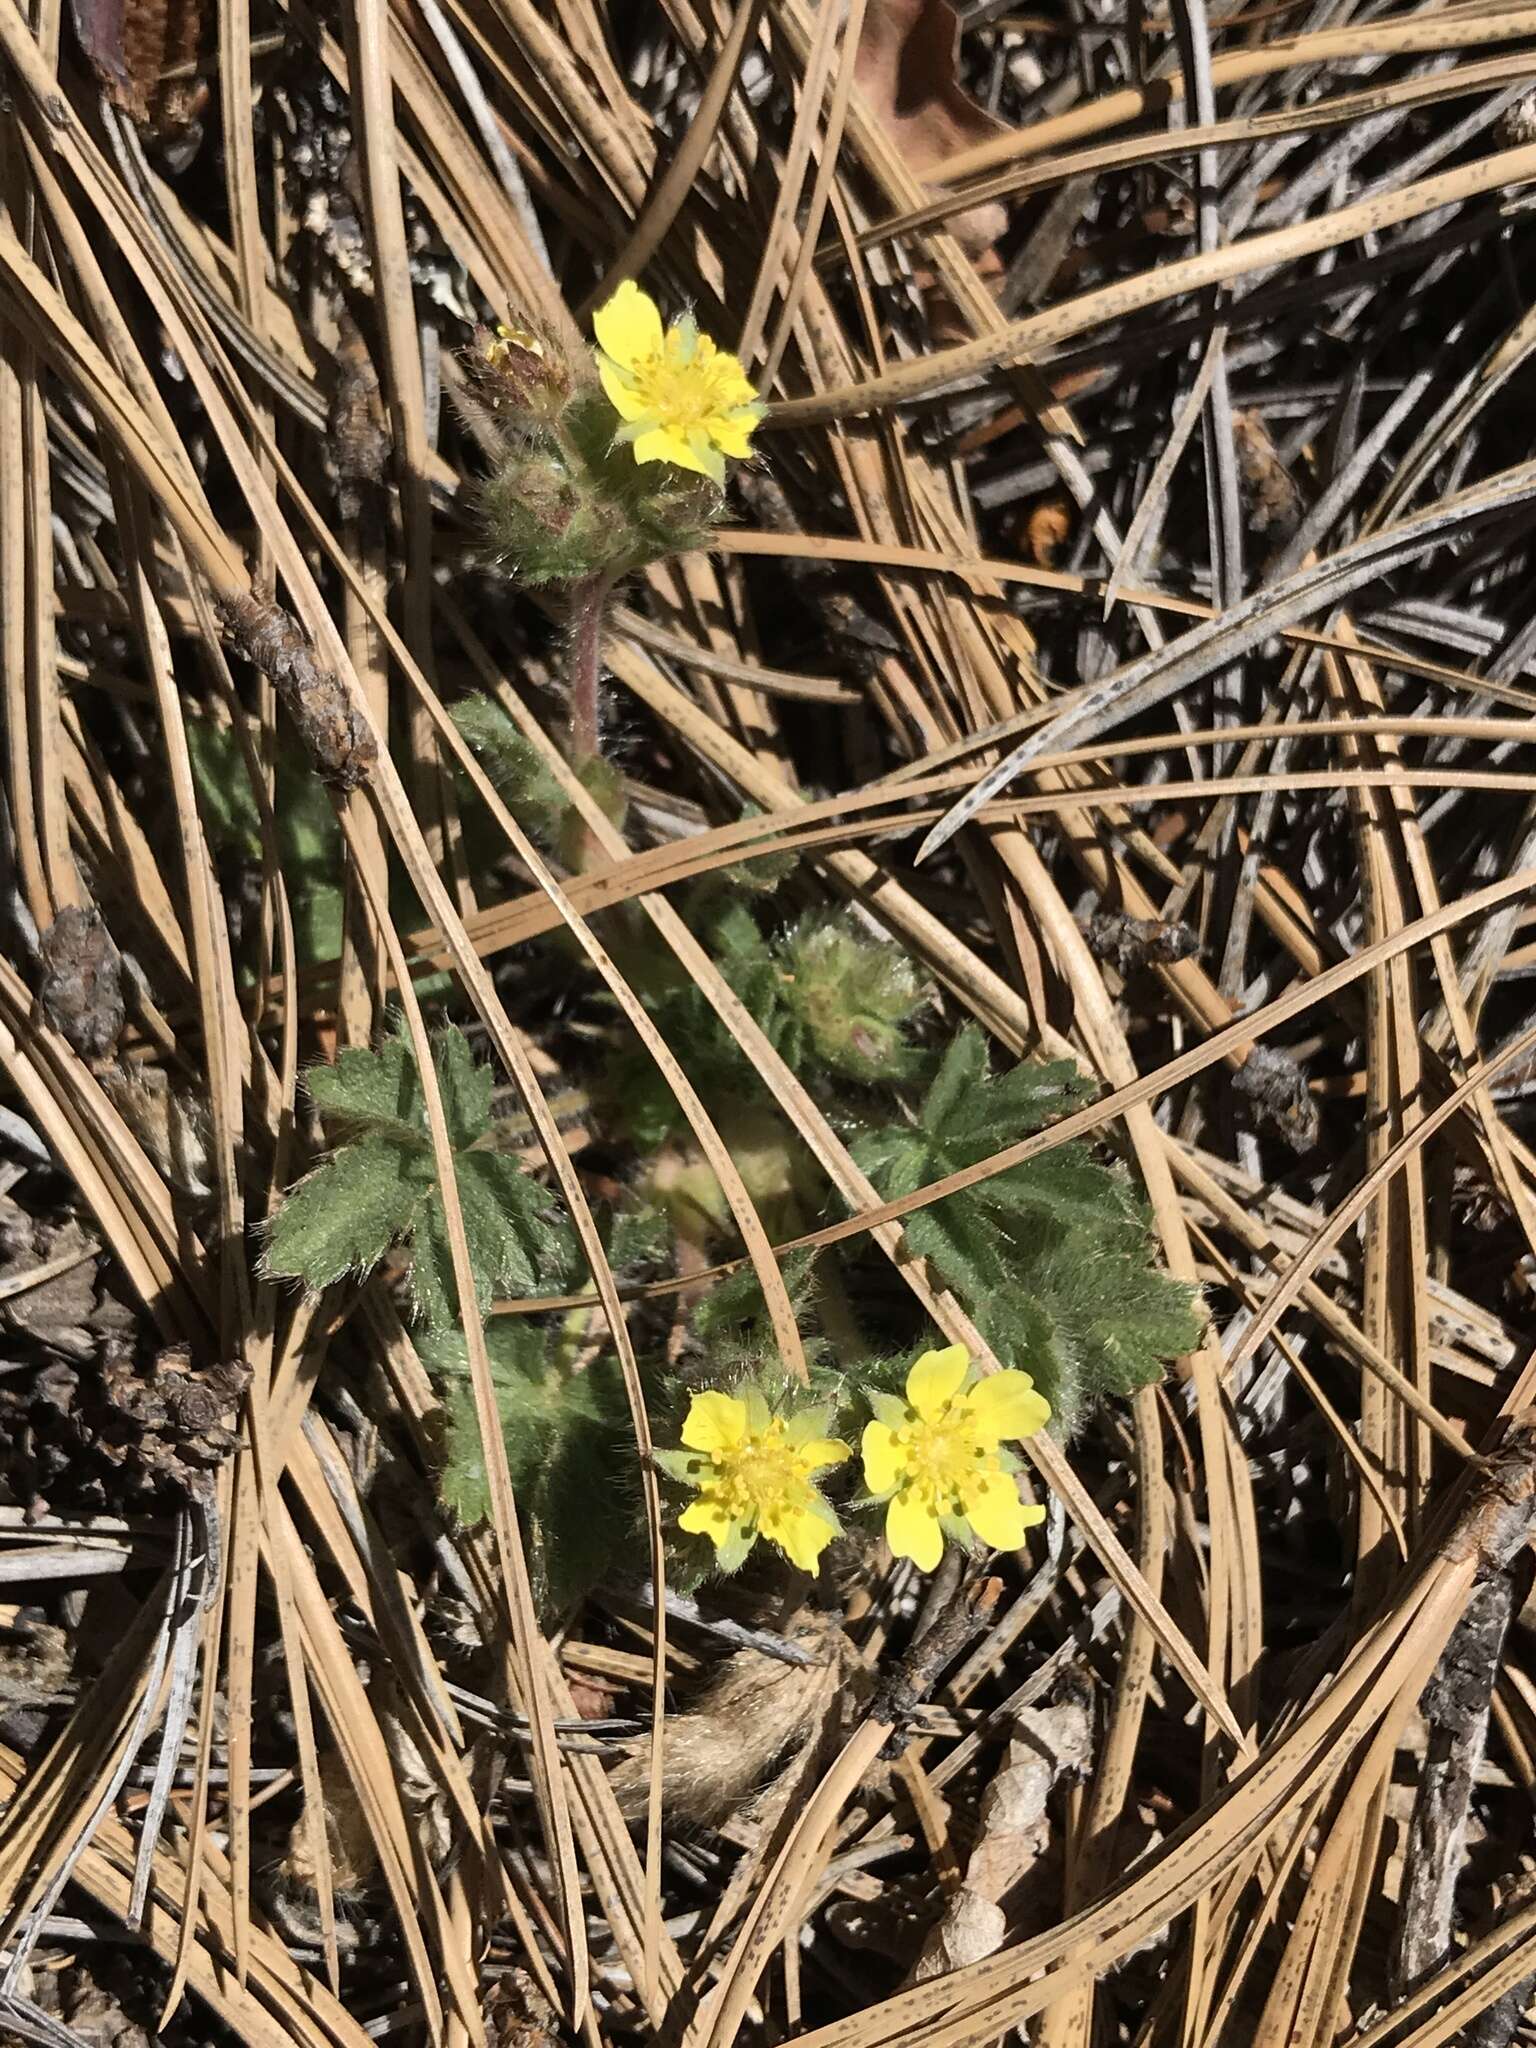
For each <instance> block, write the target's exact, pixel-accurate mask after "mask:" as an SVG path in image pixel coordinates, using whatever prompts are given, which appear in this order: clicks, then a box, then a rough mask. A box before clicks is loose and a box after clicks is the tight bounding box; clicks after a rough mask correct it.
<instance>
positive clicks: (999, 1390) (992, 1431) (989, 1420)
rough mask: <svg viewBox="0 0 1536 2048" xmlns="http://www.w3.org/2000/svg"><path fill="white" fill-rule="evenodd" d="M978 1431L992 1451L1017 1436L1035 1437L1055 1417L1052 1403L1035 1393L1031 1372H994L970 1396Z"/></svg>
mask: <svg viewBox="0 0 1536 2048" xmlns="http://www.w3.org/2000/svg"><path fill="white" fill-rule="evenodd" d="M966 1402H967V1405H968V1406H969V1408H970V1411H971V1415H972V1418H973V1420H974V1421H975V1424H976V1429H977V1434H978V1436H979V1437H980V1438H981V1441H982V1442H983V1443H985V1445H986V1446H987V1448H988V1450H996V1448H997V1446H998V1445H999V1444H1000V1443H1004V1442H1011V1441H1013V1439H1014V1438H1016V1437H1021V1436H1033V1435H1034V1434H1035V1431H1036V1430H1038V1429H1044V1427H1045V1425H1046V1424H1047V1423H1048V1422H1049V1421H1050V1419H1051V1404H1050V1403H1049V1401H1047V1400H1046V1398H1045V1396H1044V1395H1043V1394H1037V1393H1036V1392H1035V1383H1034V1381H1033V1380H1032V1379H1031V1378H1030V1376H1029V1374H1028V1373H1027V1372H1011V1371H1010V1372H994V1373H990V1374H989V1375H988V1376H987V1378H986V1379H984V1380H979V1381H978V1382H977V1384H976V1385H975V1386H974V1387H972V1389H971V1391H970V1393H969V1394H968V1395H967V1396H966Z"/></svg>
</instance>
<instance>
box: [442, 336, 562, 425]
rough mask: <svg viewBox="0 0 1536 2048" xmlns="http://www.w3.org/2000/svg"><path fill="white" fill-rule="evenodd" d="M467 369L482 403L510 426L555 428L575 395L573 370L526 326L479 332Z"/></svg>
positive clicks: (551, 344)
mask: <svg viewBox="0 0 1536 2048" xmlns="http://www.w3.org/2000/svg"><path fill="white" fill-rule="evenodd" d="M464 369H465V374H466V375H467V377H468V378H469V381H470V383H471V384H472V385H473V387H474V390H475V393H476V395H477V397H478V398H479V399H480V400H481V402H482V404H484V405H486V406H487V407H488V408H489V409H490V411H491V412H492V414H493V415H494V416H495V417H496V418H497V419H499V420H502V421H505V422H507V423H509V424H511V423H516V422H519V421H526V422H534V421H537V422H541V423H542V424H544V425H546V426H552V425H553V424H554V422H555V421H556V420H557V419H558V418H559V417H560V413H561V411H562V409H563V407H564V405H565V402H566V400H567V399H568V398H569V397H570V395H571V370H570V365H569V364H568V363H567V362H566V361H565V360H564V358H563V357H562V356H561V355H560V353H559V351H558V350H557V349H556V347H555V346H554V344H553V343H552V342H548V341H546V340H545V339H544V338H543V336H542V335H538V334H534V333H533V332H531V331H530V330H529V329H528V328H526V327H498V328H497V329H496V331H495V333H494V334H493V333H492V332H491V331H490V329H489V328H487V327H478V328H476V330H475V341H474V346H473V348H471V349H470V350H469V351H468V353H467V354H466V355H465V358H464Z"/></svg>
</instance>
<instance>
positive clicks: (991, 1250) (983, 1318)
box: [853, 1024, 1202, 1430]
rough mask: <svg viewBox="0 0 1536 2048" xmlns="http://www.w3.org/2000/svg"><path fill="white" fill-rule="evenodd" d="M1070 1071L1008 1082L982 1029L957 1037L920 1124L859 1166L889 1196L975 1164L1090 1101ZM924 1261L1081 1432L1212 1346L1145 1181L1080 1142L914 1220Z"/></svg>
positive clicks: (865, 1153) (871, 1143)
mask: <svg viewBox="0 0 1536 2048" xmlns="http://www.w3.org/2000/svg"><path fill="white" fill-rule="evenodd" d="M1087 1092H1088V1090H1087V1085H1086V1084H1085V1083H1084V1082H1083V1080H1082V1079H1081V1078H1080V1076H1079V1075H1078V1074H1077V1073H1076V1071H1075V1069H1073V1068H1072V1067H1071V1066H1069V1065H1067V1064H1066V1063H1065V1062H1058V1063H1055V1064H1051V1065H1044V1064H1031V1063H1028V1062H1024V1063H1021V1064H1020V1065H1018V1066H1016V1067H1014V1068H1013V1069H1012V1070H1011V1071H1010V1072H1008V1073H1006V1074H1002V1075H995V1074H993V1073H991V1071H990V1069H989V1064H988V1059H987V1048H986V1041H985V1039H984V1038H983V1037H982V1034H981V1032H980V1031H979V1030H978V1029H977V1027H976V1026H974V1025H969V1024H968V1025H966V1026H964V1027H963V1028H962V1029H961V1030H960V1031H959V1032H958V1033H957V1034H956V1037H955V1039H954V1042H953V1043H952V1044H951V1046H950V1048H949V1051H948V1052H947V1053H946V1055H945V1057H944V1060H943V1062H942V1064H941V1066H940V1068H939V1071H938V1073H937V1075H936V1076H935V1077H934V1080H933V1083H932V1085H931V1087H930V1088H929V1090H928V1092H927V1094H926V1096H925V1097H924V1099H923V1103H922V1106H921V1109H920V1110H919V1111H918V1114H917V1117H916V1120H915V1121H914V1122H911V1123H902V1124H889V1125H886V1126H884V1127H883V1128H881V1129H878V1130H873V1131H869V1132H866V1133H865V1134H864V1135H863V1136H862V1137H861V1138H860V1139H859V1140H858V1141H857V1142H856V1143H855V1145H854V1148H853V1150H854V1156H855V1158H856V1159H857V1160H858V1162H859V1164H860V1165H861V1166H862V1167H863V1168H864V1170H865V1172H866V1173H868V1174H869V1176H870V1178H871V1179H872V1180H873V1181H874V1183H875V1185H876V1186H877V1187H878V1188H879V1189H880V1192H881V1193H882V1194H883V1195H884V1196H886V1197H887V1199H890V1198H893V1197H896V1196H899V1195H906V1194H911V1193H913V1192H914V1190H916V1189H917V1188H920V1187H924V1186H926V1185H928V1184H929V1183H930V1182H932V1181H936V1180H940V1179H942V1178H943V1177H944V1176H945V1175H947V1174H951V1173H955V1172H958V1171H959V1170H960V1169H961V1168H962V1167H967V1166H974V1165H976V1164H977V1163H978V1162H979V1161H981V1160H983V1159H987V1158H990V1157H991V1156H992V1155H993V1154H994V1153H996V1152H1000V1151H1002V1150H1003V1149H1004V1148H1005V1147H1006V1146H1008V1145H1011V1144H1014V1143H1016V1142H1017V1141H1018V1140H1019V1139H1020V1138H1024V1137H1028V1136H1029V1135H1030V1134H1031V1133H1032V1132H1034V1131H1038V1130H1040V1129H1042V1128H1043V1127H1044V1126H1045V1125H1046V1124H1047V1123H1049V1122H1050V1121H1051V1119H1052V1118H1053V1117H1055V1116H1059V1115H1061V1114H1062V1113H1063V1112H1064V1111H1065V1110H1067V1109H1070V1108H1071V1107H1072V1106H1073V1105H1074V1104H1076V1103H1078V1102H1080V1101H1082V1100H1083V1099H1084V1097H1085V1095H1086V1094H1087ZM906 1231H907V1236H908V1238H909V1240H910V1242H911V1244H912V1246H913V1249H914V1250H916V1251H918V1252H920V1253H922V1255H923V1256H924V1257H925V1258H927V1259H930V1260H931V1261H932V1263H933V1265H934V1267H935V1269H936V1270H937V1271H938V1272H939V1274H940V1275H941V1276H942V1277H943V1279H944V1280H945V1281H946V1282H947V1283H948V1284H949V1285H950V1286H952V1287H954V1288H955V1289H956V1290H957V1292H958V1293H959V1294H960V1295H961V1296H962V1297H963V1298H964V1300H965V1303H966V1306H967V1308H968V1309H969V1311H970V1313H971V1315H972V1317H973V1318H974V1320H975V1322H976V1325H977V1327H978V1329H980V1331H981V1332H982V1334H983V1335H984V1336H985V1337H986V1339H987V1341H988V1343H989V1344H990V1345H991V1346H992V1348H993V1350H994V1351H995V1352H996V1353H997V1355H998V1357H999V1359H1000V1360H1001V1361H1002V1362H1003V1363H1004V1364H1005V1365H1009V1364H1016V1365H1018V1366H1020V1367H1025V1368H1027V1369H1028V1370H1029V1372H1030V1373H1032V1374H1033V1376H1034V1378H1035V1380H1036V1382H1037V1383H1038V1385H1039V1386H1040V1388H1041V1390H1042V1392H1043V1393H1044V1394H1045V1396H1046V1398H1047V1399H1048V1400H1049V1402H1050V1404H1051V1408H1052V1410H1053V1412H1054V1414H1055V1415H1056V1416H1057V1417H1058V1418H1059V1419H1060V1421H1061V1422H1062V1423H1063V1424H1064V1425H1065V1427H1066V1428H1067V1429H1068V1430H1070V1429H1072V1428H1073V1427H1074V1426H1075V1424H1076V1422H1077V1421H1078V1419H1079V1417H1080V1416H1081V1414H1082V1412H1083V1409H1084V1408H1085V1406H1086V1405H1087V1404H1088V1403H1089V1402H1091V1401H1092V1400H1094V1399H1095V1398H1097V1397H1098V1396H1100V1395H1103V1394H1108V1393H1130V1392H1132V1391H1133V1390H1134V1389H1135V1388H1137V1387H1141V1386H1146V1385H1148V1384H1150V1383H1151V1382H1152V1381H1154V1380H1156V1379H1158V1378H1159V1377H1160V1376H1161V1373H1162V1370H1163V1366H1164V1362H1165V1361H1166V1360H1168V1359H1170V1358H1175V1357H1177V1356H1179V1355H1180V1353H1182V1352H1185V1351H1188V1350H1189V1349H1190V1348H1191V1347H1192V1346H1193V1345H1194V1344H1196V1343H1197V1342H1198V1341H1199V1337H1200V1331H1201V1327H1202V1317H1201V1313H1200V1307H1199V1300H1198V1296H1197V1295H1196V1293H1195V1291H1194V1290H1193V1289H1192V1288H1189V1287H1186V1286H1184V1285H1182V1284H1181V1283H1180V1282H1178V1281H1175V1280H1173V1279H1170V1278H1169V1276H1168V1275H1167V1274H1166V1273H1163V1272H1161V1271H1159V1270H1158V1268H1157V1267H1156V1265H1155V1264H1154V1263H1153V1260H1152V1252H1151V1240H1150V1231H1149V1224H1148V1218H1147V1214H1146V1210H1145V1207H1144V1205H1143V1204H1142V1202H1141V1201H1140V1199H1139V1197H1138V1196H1137V1194H1136V1191H1135V1188H1134V1187H1133V1186H1132V1183H1131V1181H1130V1179H1129V1177H1128V1176H1127V1175H1126V1174H1125V1173H1123V1172H1122V1171H1120V1170H1119V1169H1117V1168H1113V1167H1110V1166H1106V1165H1103V1164H1101V1163H1100V1162H1099V1161H1098V1160H1097V1159H1095V1158H1094V1157H1093V1155H1092V1153H1091V1152H1090V1151H1089V1150H1088V1149H1087V1148H1086V1147H1085V1146H1083V1145H1080V1144H1066V1145H1060V1146H1057V1147H1056V1148H1055V1149H1054V1150H1053V1151H1049V1152H1045V1153H1042V1154H1041V1155H1040V1156H1039V1157H1038V1158H1036V1159H1030V1160H1026V1161H1024V1162H1023V1164H1021V1165H1018V1166H1013V1167H1009V1168H1008V1169H1007V1170H1006V1171H1004V1172H1002V1173H998V1174H993V1175H991V1176H990V1177H989V1178H988V1179H986V1180H982V1181H978V1182H977V1183H976V1184H975V1186H973V1187H969V1188H965V1189H963V1190H961V1191H960V1192H959V1193H957V1194H953V1195H947V1196H945V1197H944V1199H943V1200H942V1201H938V1202H933V1203H930V1204H929V1205H928V1206H927V1207H926V1208H922V1209H918V1210H916V1211H915V1212H914V1213H913V1214H912V1215H911V1216H909V1217H908V1218H907V1219H906Z"/></svg>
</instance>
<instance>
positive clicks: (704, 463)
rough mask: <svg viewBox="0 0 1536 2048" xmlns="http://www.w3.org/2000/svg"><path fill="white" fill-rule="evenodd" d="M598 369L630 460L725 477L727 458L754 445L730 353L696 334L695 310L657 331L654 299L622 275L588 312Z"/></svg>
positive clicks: (752, 394)
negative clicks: (602, 301)
mask: <svg viewBox="0 0 1536 2048" xmlns="http://www.w3.org/2000/svg"><path fill="white" fill-rule="evenodd" d="M592 331H593V332H594V333H595V334H596V336H597V344H598V345H597V351H596V353H597V374H598V376H599V377H600V378H601V379H602V384H603V389H604V391H606V392H607V394H608V397H609V400H610V401H611V403H612V405H613V409H614V411H615V412H616V413H617V414H618V416H619V418H620V419H621V420H622V421H623V422H624V424H623V426H622V427H621V428H620V429H619V433H618V438H619V440H621V441H628V442H630V443H631V444H632V446H633V448H634V451H635V460H636V462H675V463H676V464H677V466H678V468H679V469H691V470H694V471H696V472H697V473H698V475H700V476H707V477H709V478H710V479H711V480H712V481H713V482H714V483H717V484H723V483H724V482H725V457H726V456H727V455H731V456H735V457H737V458H738V459H740V458H742V457H745V456H748V455H750V454H751V452H752V429H753V428H754V427H755V426H756V425H757V423H758V421H759V420H760V419H761V418H762V416H763V408H762V407H761V406H760V405H759V404H757V402H756V400H757V393H756V391H755V390H754V389H753V387H752V385H751V384H750V383H749V382H748V381H747V377H746V374H745V372H744V371H743V369H742V367H741V364H740V363H739V362H738V361H737V360H736V358H735V356H731V355H727V354H726V353H725V351H724V350H723V349H718V348H716V346H715V344H714V343H713V342H712V341H711V340H710V338H709V336H708V335H707V334H700V332H699V330H698V327H697V326H696V325H695V323H694V319H693V315H692V314H691V313H685V314H684V315H683V317H682V319H681V320H674V321H673V323H672V325H671V326H670V327H669V328H667V329H666V331H665V332H663V331H662V325H661V314H660V313H659V312H658V311H657V308H656V301H655V300H654V299H650V298H647V297H646V295H645V293H644V292H643V291H641V289H640V288H639V286H638V285H637V284H635V283H634V282H633V281H632V280H631V279H628V278H626V279H625V281H624V283H623V284H621V285H620V286H619V288H618V290H617V291H616V292H615V293H614V295H613V297H612V298H611V299H609V301H608V302H607V304H606V305H604V306H600V307H599V308H598V310H597V312H596V313H595V314H594V315H593V319H592Z"/></svg>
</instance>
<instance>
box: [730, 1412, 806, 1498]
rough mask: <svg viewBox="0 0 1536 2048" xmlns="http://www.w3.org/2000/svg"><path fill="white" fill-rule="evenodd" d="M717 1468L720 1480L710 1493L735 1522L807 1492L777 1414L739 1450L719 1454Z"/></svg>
mask: <svg viewBox="0 0 1536 2048" xmlns="http://www.w3.org/2000/svg"><path fill="white" fill-rule="evenodd" d="M716 1466H717V1471H718V1474H719V1477H718V1478H717V1479H715V1480H714V1481H713V1482H712V1486H711V1491H712V1492H713V1493H714V1494H715V1496H716V1498H717V1499H718V1500H719V1502H720V1505H721V1506H722V1507H723V1508H724V1509H725V1511H726V1513H727V1514H728V1515H729V1516H730V1517H731V1519H732V1520H733V1521H744V1520H745V1519H746V1518H747V1517H748V1516H749V1515H755V1514H759V1513H760V1512H761V1511H762V1510H763V1509H764V1508H769V1507H775V1506H781V1505H783V1503H784V1502H786V1501H787V1500H789V1499H791V1498H793V1497H794V1496H796V1495H798V1494H799V1493H801V1492H803V1491H804V1487H805V1479H804V1474H803V1473H802V1472H801V1469H800V1458H799V1454H798V1453H797V1451H796V1450H795V1447H794V1445H793V1444H791V1443H787V1442H786V1441H785V1436H784V1424H783V1421H782V1420H781V1419H780V1417H778V1416H777V1415H775V1416H774V1418H773V1420H772V1421H771V1422H770V1423H769V1424H768V1427H767V1428H766V1429H765V1430H764V1431H763V1432H762V1433H761V1435H758V1436H749V1437H748V1438H747V1440H746V1441H745V1443H743V1444H741V1445H739V1446H738V1447H737V1448H736V1449H734V1450H731V1451H728V1452H725V1453H723V1454H719V1455H718V1456H717V1459H716Z"/></svg>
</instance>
